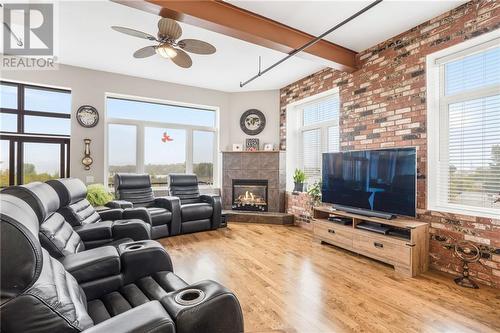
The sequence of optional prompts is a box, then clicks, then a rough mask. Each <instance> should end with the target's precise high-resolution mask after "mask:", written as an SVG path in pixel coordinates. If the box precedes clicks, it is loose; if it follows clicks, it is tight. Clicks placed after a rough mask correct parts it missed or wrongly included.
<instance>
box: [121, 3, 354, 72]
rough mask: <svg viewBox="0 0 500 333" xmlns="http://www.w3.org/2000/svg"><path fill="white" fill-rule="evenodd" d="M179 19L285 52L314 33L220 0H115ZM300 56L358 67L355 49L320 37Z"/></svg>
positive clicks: (345, 68)
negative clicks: (310, 33) (319, 39)
mask: <svg viewBox="0 0 500 333" xmlns="http://www.w3.org/2000/svg"><path fill="white" fill-rule="evenodd" d="M114 2H117V3H121V4H123V5H126V6H129V7H133V8H136V9H139V10H142V11H145V12H149V13H152V14H155V15H160V16H162V17H169V18H172V19H175V20H177V21H180V22H185V23H187V24H190V25H194V26H198V27H201V28H204V29H207V30H210V31H214V32H218V33H221V34H224V35H227V36H231V37H234V38H238V39H241V40H244V41H246V42H250V43H253V44H257V45H260V46H264V47H267V48H270V49H273V50H276V51H280V52H283V53H290V52H291V51H293V50H294V49H297V48H299V47H301V46H302V45H304V44H306V43H307V42H309V41H310V40H312V39H314V36H312V35H309V34H307V33H305V32H303V31H300V30H297V29H294V28H291V27H289V26H286V25H284V24H281V23H279V22H276V21H273V20H271V19H268V18H266V17H263V16H261V15H258V14H255V13H252V12H250V11H247V10H244V9H242V8H238V7H236V6H233V5H231V4H228V3H226V2H222V1H218V0H199V1H193V0H177V1H175V0H174V1H168V0H142V1H129V0H114ZM297 56H300V57H303V58H307V59H313V60H316V61H318V60H319V61H320V62H321V63H323V64H324V65H326V66H328V67H331V68H334V69H337V70H341V71H346V72H353V71H355V70H356V52H354V51H352V50H349V49H346V48H345V47H342V46H339V45H336V44H334V43H331V42H329V41H326V40H321V41H319V42H318V43H316V44H314V45H313V46H311V47H309V48H307V49H305V50H304V51H302V52H300V53H299V54H298V55H297Z"/></svg>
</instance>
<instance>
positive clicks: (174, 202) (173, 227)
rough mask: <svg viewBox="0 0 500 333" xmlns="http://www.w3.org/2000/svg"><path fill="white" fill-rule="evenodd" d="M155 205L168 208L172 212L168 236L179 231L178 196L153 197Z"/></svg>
mask: <svg viewBox="0 0 500 333" xmlns="http://www.w3.org/2000/svg"><path fill="white" fill-rule="evenodd" d="M155 205H156V206H158V207H162V208H165V209H168V210H169V211H170V212H171V213H172V221H171V222H170V230H169V231H170V236H175V235H179V234H180V233H181V200H180V199H179V198H178V197H172V196H166V197H158V198H155Z"/></svg>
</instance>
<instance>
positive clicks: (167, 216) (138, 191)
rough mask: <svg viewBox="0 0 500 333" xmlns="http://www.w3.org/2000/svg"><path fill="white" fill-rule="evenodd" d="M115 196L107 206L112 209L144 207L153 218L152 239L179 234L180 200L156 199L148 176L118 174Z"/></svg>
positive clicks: (115, 181) (116, 176)
mask: <svg viewBox="0 0 500 333" xmlns="http://www.w3.org/2000/svg"><path fill="white" fill-rule="evenodd" d="M114 187H115V196H116V198H117V199H118V200H113V201H111V202H109V203H108V204H106V206H108V207H110V208H122V209H127V208H132V207H134V208H138V207H144V208H145V209H146V210H147V211H148V213H149V214H150V216H151V226H152V238H153V239H157V238H162V237H167V236H173V235H177V234H179V232H178V230H180V228H179V224H180V218H179V212H178V210H179V205H180V202H179V199H178V198H174V197H159V198H155V196H154V194H153V189H152V188H151V178H150V177H149V175H148V174H133V173H117V174H115V176H114Z"/></svg>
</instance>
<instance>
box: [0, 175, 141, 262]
mask: <svg viewBox="0 0 500 333" xmlns="http://www.w3.org/2000/svg"><path fill="white" fill-rule="evenodd" d="M1 193H3V194H11V195H13V196H16V197H18V198H20V199H21V200H23V201H25V202H26V203H27V204H28V205H29V206H30V207H31V209H32V210H33V211H34V212H35V214H36V216H37V220H38V223H39V224H40V227H39V231H40V240H41V243H42V245H43V246H44V247H45V248H46V249H47V251H49V253H50V255H51V256H53V257H55V258H60V257H64V256H67V255H71V254H75V253H78V252H81V251H84V250H86V249H91V248H95V247H99V246H104V245H113V246H118V245H120V244H123V243H126V242H130V241H133V240H145V239H150V238H151V226H150V225H149V224H147V223H145V222H143V221H142V220H133V219H132V220H121V219H118V220H114V221H101V219H100V217H99V215H98V214H97V213H95V211H93V208H92V209H87V210H86V211H87V212H88V214H89V215H90V216H95V217H94V218H93V219H92V220H91V221H89V220H88V219H87V220H88V223H86V224H80V225H75V226H71V225H70V224H69V223H68V222H67V221H66V219H65V216H64V215H63V214H61V213H60V212H61V211H63V212H64V211H65V210H66V209H67V207H66V206H63V207H61V205H60V199H59V196H58V194H57V193H56V191H55V190H54V189H53V188H52V187H51V186H50V185H48V184H46V183H41V182H33V183H30V184H27V185H21V186H11V187H8V188H6V189H4V190H2V192H1ZM85 201H86V200H85ZM87 202H88V201H87ZM90 207H91V206H90ZM120 212H121V210H117V211H115V212H111V214H112V215H114V216H115V217H119V216H120ZM106 214H107V215H108V217H109V215H110V212H107V213H106Z"/></svg>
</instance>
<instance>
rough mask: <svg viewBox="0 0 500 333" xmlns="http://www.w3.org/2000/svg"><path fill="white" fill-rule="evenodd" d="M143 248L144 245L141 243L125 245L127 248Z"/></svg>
mask: <svg viewBox="0 0 500 333" xmlns="http://www.w3.org/2000/svg"><path fill="white" fill-rule="evenodd" d="M143 248H144V245H141V244H131V245H130V246H127V247H126V249H127V250H139V249H143Z"/></svg>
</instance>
